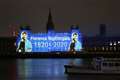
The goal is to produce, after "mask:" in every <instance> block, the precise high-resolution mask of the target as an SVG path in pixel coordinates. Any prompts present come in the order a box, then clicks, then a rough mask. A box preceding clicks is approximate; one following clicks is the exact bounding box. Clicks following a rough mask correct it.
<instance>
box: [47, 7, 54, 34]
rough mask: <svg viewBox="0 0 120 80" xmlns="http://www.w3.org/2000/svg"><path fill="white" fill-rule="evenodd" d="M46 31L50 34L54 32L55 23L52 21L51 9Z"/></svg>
mask: <svg viewBox="0 0 120 80" xmlns="http://www.w3.org/2000/svg"><path fill="white" fill-rule="evenodd" d="M46 30H47V32H48V30H49V31H52V30H54V23H53V21H52V15H51V9H50V8H49V15H48V21H47V25H46Z"/></svg>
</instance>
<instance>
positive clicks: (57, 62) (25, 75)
mask: <svg viewBox="0 0 120 80" xmlns="http://www.w3.org/2000/svg"><path fill="white" fill-rule="evenodd" d="M72 61H74V63H75V64H76V65H81V64H82V59H17V71H18V72H17V73H18V74H17V75H18V80H19V79H20V80H21V79H22V80H23V79H25V80H33V78H34V80H39V79H44V80H50V78H51V79H52V80H54V79H55V80H67V79H66V75H65V74H64V71H65V69H64V65H67V64H69V63H71V62H72Z"/></svg>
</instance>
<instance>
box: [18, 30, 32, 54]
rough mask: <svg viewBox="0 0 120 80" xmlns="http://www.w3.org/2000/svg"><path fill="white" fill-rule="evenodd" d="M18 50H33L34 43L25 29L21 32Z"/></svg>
mask: <svg viewBox="0 0 120 80" xmlns="http://www.w3.org/2000/svg"><path fill="white" fill-rule="evenodd" d="M17 50H18V52H31V51H32V44H31V42H30V41H29V40H28V38H27V32H25V31H23V32H22V33H21V40H20V42H19V43H18V49H17Z"/></svg>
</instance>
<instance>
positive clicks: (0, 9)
mask: <svg viewBox="0 0 120 80" xmlns="http://www.w3.org/2000/svg"><path fill="white" fill-rule="evenodd" d="M49 8H51V11H52V16H53V21H54V24H55V28H56V31H67V30H69V27H70V25H72V24H79V25H80V30H81V32H82V33H83V34H84V35H96V34H98V30H99V24H101V23H105V24H107V32H108V33H107V35H119V34H120V31H119V30H120V0H0V27H1V29H0V36H3V35H8V34H9V30H8V25H9V24H21V23H29V24H30V25H31V27H32V30H33V32H41V31H43V32H44V31H45V27H46V22H47V17H48V10H49ZM5 33H6V34H5Z"/></svg>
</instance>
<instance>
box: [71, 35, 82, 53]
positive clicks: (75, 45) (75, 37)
mask: <svg viewBox="0 0 120 80" xmlns="http://www.w3.org/2000/svg"><path fill="white" fill-rule="evenodd" d="M80 49H81V43H80V42H79V40H78V34H77V33H73V34H72V40H71V43H70V51H72V52H75V51H80Z"/></svg>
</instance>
